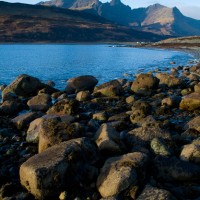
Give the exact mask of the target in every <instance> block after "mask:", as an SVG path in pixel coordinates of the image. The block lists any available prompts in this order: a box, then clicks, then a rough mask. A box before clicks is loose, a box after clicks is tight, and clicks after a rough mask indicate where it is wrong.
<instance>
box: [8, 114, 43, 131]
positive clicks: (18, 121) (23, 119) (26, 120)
mask: <svg viewBox="0 0 200 200" xmlns="http://www.w3.org/2000/svg"><path fill="white" fill-rule="evenodd" d="M41 115H42V114H41V113H37V112H27V113H25V114H22V115H19V116H17V117H15V118H13V119H12V120H11V122H12V123H13V124H14V125H15V126H16V128H17V129H23V128H26V127H28V126H29V124H30V123H31V122H32V121H33V120H35V119H36V118H38V117H41Z"/></svg>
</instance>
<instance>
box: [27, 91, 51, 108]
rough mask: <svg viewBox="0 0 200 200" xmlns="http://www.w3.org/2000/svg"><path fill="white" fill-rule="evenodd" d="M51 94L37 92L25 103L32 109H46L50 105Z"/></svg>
mask: <svg viewBox="0 0 200 200" xmlns="http://www.w3.org/2000/svg"><path fill="white" fill-rule="evenodd" d="M51 101H52V100H51V96H50V95H48V94H39V95H37V96H35V97H33V98H31V99H30V100H29V101H28V102H27V104H28V106H29V108H30V109H31V110H32V111H47V110H48V109H49V107H50V106H51V105H52V103H51Z"/></svg>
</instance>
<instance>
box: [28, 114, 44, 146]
mask: <svg viewBox="0 0 200 200" xmlns="http://www.w3.org/2000/svg"><path fill="white" fill-rule="evenodd" d="M43 120H44V118H42V117H40V118H37V119H35V120H33V121H32V122H31V123H30V125H29V128H28V130H27V133H26V141H27V142H33V143H38V142H39V132H40V128H41V124H42V122H43Z"/></svg>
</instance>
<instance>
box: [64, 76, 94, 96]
mask: <svg viewBox="0 0 200 200" xmlns="http://www.w3.org/2000/svg"><path fill="white" fill-rule="evenodd" d="M97 83H98V80H97V79H96V78H95V77H94V76H89V75H86V76H79V77H75V78H71V79H69V80H68V81H67V86H66V92H67V93H74V92H79V91H85V90H93V89H94V87H95V85H96V84H97Z"/></svg>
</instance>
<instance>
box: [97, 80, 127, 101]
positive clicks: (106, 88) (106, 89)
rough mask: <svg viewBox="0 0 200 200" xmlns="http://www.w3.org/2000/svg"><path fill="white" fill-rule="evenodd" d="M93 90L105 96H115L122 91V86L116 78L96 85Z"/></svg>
mask: <svg viewBox="0 0 200 200" xmlns="http://www.w3.org/2000/svg"><path fill="white" fill-rule="evenodd" d="M94 92H95V93H99V94H101V95H103V96H106V97H116V96H119V95H121V94H122V93H123V88H122V86H121V84H120V83H119V81H118V80H113V81H110V82H107V83H103V84H102V85H98V86H96V87H95V88H94Z"/></svg>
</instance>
